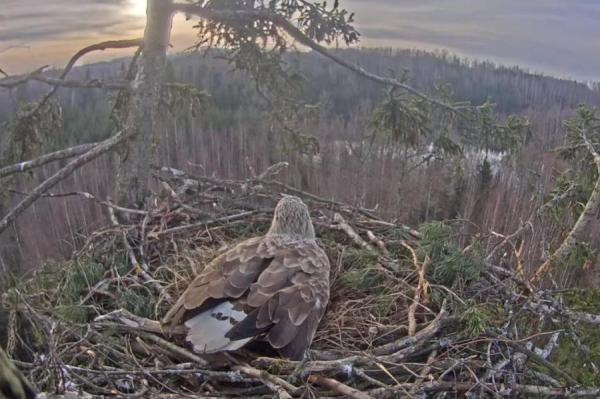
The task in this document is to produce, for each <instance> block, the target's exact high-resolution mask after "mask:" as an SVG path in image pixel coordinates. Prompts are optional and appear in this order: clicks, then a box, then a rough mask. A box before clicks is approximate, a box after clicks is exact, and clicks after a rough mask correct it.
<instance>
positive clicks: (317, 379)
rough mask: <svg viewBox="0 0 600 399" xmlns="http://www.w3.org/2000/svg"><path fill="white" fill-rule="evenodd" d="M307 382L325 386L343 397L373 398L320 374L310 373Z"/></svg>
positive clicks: (354, 398) (355, 398) (352, 398)
mask: <svg viewBox="0 0 600 399" xmlns="http://www.w3.org/2000/svg"><path fill="white" fill-rule="evenodd" d="M308 382H310V383H311V384H317V385H321V386H323V387H325V388H329V389H331V390H332V391H334V392H336V393H338V394H340V395H343V397H345V398H351V399H373V397H372V396H371V395H368V394H366V393H364V392H361V391H359V390H358V389H354V388H351V387H349V386H348V385H346V384H343V383H341V382H339V381H337V380H334V379H332V378H327V377H323V376H320V375H311V376H310V377H309V378H308Z"/></svg>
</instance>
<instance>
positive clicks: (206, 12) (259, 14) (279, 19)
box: [173, 4, 468, 119]
mask: <svg viewBox="0 0 600 399" xmlns="http://www.w3.org/2000/svg"><path fill="white" fill-rule="evenodd" d="M173 10H174V11H176V12H181V13H185V14H190V15H196V16H199V17H201V18H204V19H211V20H216V21H219V20H224V21H226V20H230V19H231V18H236V17H237V18H254V19H262V20H266V21H270V22H271V23H273V24H274V25H276V26H278V27H279V28H281V29H283V30H284V31H286V32H287V33H288V34H289V35H290V36H291V37H292V38H293V39H295V40H297V41H298V42H300V43H301V44H303V45H304V46H306V47H308V48H310V49H312V50H314V51H316V52H317V53H319V54H321V55H322V56H324V57H326V58H329V59H330V60H332V61H334V62H335V63H336V64H338V65H341V66H342V67H344V68H346V69H348V70H350V71H352V72H354V73H356V74H358V75H360V76H362V77H364V78H366V79H369V80H371V81H373V82H376V83H380V84H383V85H387V86H394V87H397V88H399V89H402V90H405V91H407V92H409V93H410V94H412V95H414V96H417V97H419V98H421V99H423V100H425V101H427V102H429V103H431V104H434V105H436V106H438V107H441V108H444V109H446V110H448V111H450V112H452V113H454V114H456V115H458V116H460V117H461V118H464V119H468V116H467V115H465V114H464V113H463V112H461V111H460V110H459V109H458V108H457V107H455V106H453V105H451V104H448V103H445V102H443V101H439V100H436V99H435V98H432V97H429V96H428V95H426V94H424V93H422V92H420V91H419V90H417V89H415V88H413V87H411V86H409V85H407V84H405V83H402V82H400V81H399V80H397V79H392V78H386V77H383V76H379V75H376V74H374V73H371V72H368V71H366V70H365V69H363V68H362V67H360V66H358V65H355V64H353V63H351V62H349V61H346V60H344V59H343V58H342V57H339V56H338V55H336V54H334V53H332V52H330V51H329V50H328V49H327V48H325V47H323V46H321V45H320V44H318V43H317V42H315V41H314V40H312V39H311V38H309V37H308V36H306V35H305V34H304V33H303V32H302V31H301V30H300V29H298V28H297V27H296V26H294V24H292V23H291V22H290V21H288V20H287V19H286V18H285V17H283V16H282V15H279V14H276V13H273V12H271V11H269V10H259V9H254V10H225V11H222V10H211V9H208V8H206V7H201V6H198V5H195V4H174V5H173Z"/></svg>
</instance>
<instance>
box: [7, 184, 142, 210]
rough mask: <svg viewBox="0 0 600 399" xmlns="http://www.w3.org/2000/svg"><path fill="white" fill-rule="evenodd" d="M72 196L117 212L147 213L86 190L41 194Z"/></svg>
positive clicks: (22, 193)
mask: <svg viewBox="0 0 600 399" xmlns="http://www.w3.org/2000/svg"><path fill="white" fill-rule="evenodd" d="M10 192H12V193H15V194H19V195H30V194H31V193H24V192H22V191H18V190H10ZM73 196H80V197H83V198H85V199H89V200H92V201H94V202H96V203H98V204H99V205H103V206H107V207H109V208H112V209H114V210H116V211H119V212H123V213H135V214H136V215H148V212H147V211H142V210H140V209H131V208H125V207H122V206H118V205H115V204H113V203H112V202H110V201H102V200H100V199H98V198H97V197H96V196H94V195H93V194H90V193H88V192H86V191H71V192H68V193H46V194H43V195H42V197H44V198H64V197H73Z"/></svg>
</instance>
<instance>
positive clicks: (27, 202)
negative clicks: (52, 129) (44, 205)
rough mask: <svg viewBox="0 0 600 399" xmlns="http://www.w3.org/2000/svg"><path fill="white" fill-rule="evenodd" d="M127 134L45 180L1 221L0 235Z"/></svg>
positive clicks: (101, 144) (85, 155) (108, 142)
mask: <svg viewBox="0 0 600 399" xmlns="http://www.w3.org/2000/svg"><path fill="white" fill-rule="evenodd" d="M127 137H128V136H127V134H126V133H125V131H121V132H119V133H117V134H115V135H114V136H112V137H111V138H109V139H107V140H105V141H103V142H101V143H99V144H98V145H96V146H95V147H93V148H92V149H91V150H89V151H87V152H85V153H84V154H82V155H80V156H78V157H77V158H75V159H74V160H72V161H71V162H69V163H68V164H67V165H66V166H65V167H63V168H61V169H60V170H59V171H58V172H56V173H55V174H54V175H52V176H51V177H49V178H48V179H46V180H44V182H42V183H41V184H40V185H39V186H37V187H36V188H35V189H34V190H33V191H32V192H31V194H29V195H28V196H27V197H26V198H24V199H23V200H22V201H21V202H19V204H17V206H16V207H14V208H13V209H12V210H11V211H10V212H9V213H8V214H7V215H6V216H4V217H3V218H2V220H0V234H1V233H2V232H3V231H4V230H6V229H7V228H8V226H10V224H11V223H12V222H13V221H14V220H15V219H16V218H17V217H19V215H20V214H22V213H23V212H24V211H25V210H26V209H27V208H29V207H30V206H31V204H33V203H34V202H35V201H36V200H37V199H38V198H40V197H41V196H42V195H43V194H44V193H45V192H46V191H48V190H49V189H51V188H52V187H54V186H55V185H56V184H58V183H59V182H60V181H62V180H64V179H66V178H67V177H69V176H70V175H71V174H72V173H73V172H75V171H76V170H77V169H79V168H80V167H82V166H83V165H85V164H86V163H88V162H91V161H93V160H94V159H96V158H98V157H99V156H100V155H102V154H104V153H106V152H108V151H110V150H112V149H113V148H114V147H116V146H117V145H118V144H120V143H121V142H123V141H124V140H125V139H126V138H127Z"/></svg>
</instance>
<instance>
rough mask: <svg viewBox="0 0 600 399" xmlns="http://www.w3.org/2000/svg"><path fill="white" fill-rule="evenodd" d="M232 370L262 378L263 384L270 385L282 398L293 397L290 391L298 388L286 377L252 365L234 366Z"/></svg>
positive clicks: (288, 398) (289, 398)
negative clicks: (285, 378) (277, 375)
mask: <svg viewBox="0 0 600 399" xmlns="http://www.w3.org/2000/svg"><path fill="white" fill-rule="evenodd" d="M232 370H236V371H239V372H241V373H244V374H246V375H247V376H250V377H252V378H256V379H258V380H261V381H262V382H263V384H265V385H266V386H267V387H269V389H270V390H272V391H273V392H275V394H277V395H278V397H279V398H281V399H291V398H292V396H291V395H290V394H289V393H288V392H295V391H297V390H298V389H297V388H296V387H295V386H293V385H292V384H290V383H289V382H287V381H285V380H284V379H282V378H279V377H276V376H274V375H273V374H270V373H268V372H266V371H263V370H258V369H255V368H254V367H250V366H248V365H240V366H234V367H232Z"/></svg>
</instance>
